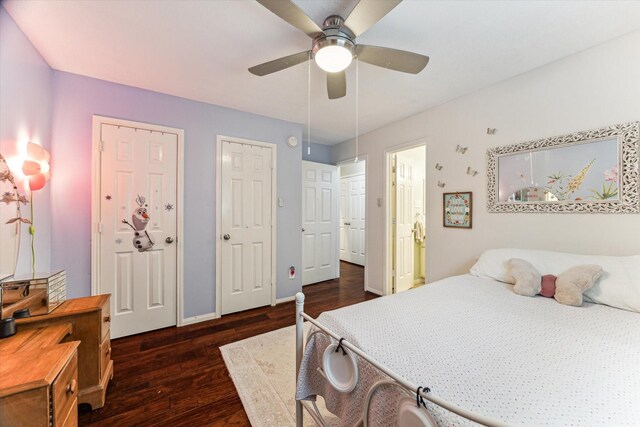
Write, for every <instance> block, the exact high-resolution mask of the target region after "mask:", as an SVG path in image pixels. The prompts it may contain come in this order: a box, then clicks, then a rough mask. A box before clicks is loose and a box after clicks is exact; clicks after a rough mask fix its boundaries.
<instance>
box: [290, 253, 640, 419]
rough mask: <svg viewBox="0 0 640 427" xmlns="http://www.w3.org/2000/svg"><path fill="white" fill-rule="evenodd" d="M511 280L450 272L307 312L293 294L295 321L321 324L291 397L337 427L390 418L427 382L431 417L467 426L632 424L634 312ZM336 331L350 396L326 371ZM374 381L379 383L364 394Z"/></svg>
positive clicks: (636, 409) (639, 347)
mask: <svg viewBox="0 0 640 427" xmlns="http://www.w3.org/2000/svg"><path fill="white" fill-rule="evenodd" d="M509 253H510V252H509ZM558 268H560V267H558ZM612 268H613V267H612ZM626 276H627V278H628V277H629V274H627V275H626ZM639 279H640V276H638V278H636V279H634V278H633V277H632V278H631V280H636V282H635V283H638V282H637V280H639ZM512 287H513V286H512V285H510V284H508V283H503V282H501V281H498V280H495V279H492V278H485V277H477V275H462V276H456V277H450V278H447V279H444V280H441V281H438V282H435V283H432V284H429V285H427V286H423V287H420V288H417V289H412V290H409V291H407V292H404V293H401V294H397V295H392V296H388V297H383V298H379V299H375V300H372V301H368V302H365V303H361V304H357V305H354V306H349V307H345V308H342V309H339V310H334V311H329V312H325V313H323V314H321V315H320V316H319V317H318V318H317V319H316V320H313V319H311V318H309V317H308V316H306V315H301V312H302V311H303V310H302V305H301V301H300V299H299V300H298V302H299V303H300V304H299V310H298V311H299V316H298V320H299V323H300V324H301V320H302V319H303V318H305V319H306V320H309V321H312V323H314V325H317V326H318V327H322V329H323V331H320V333H318V332H316V333H311V334H310V335H309V337H308V338H309V339H308V342H307V344H306V347H305V348H304V353H303V354H302V352H300V355H299V358H298V359H299V369H298V370H299V373H298V383H297V391H296V399H297V400H298V401H299V402H300V406H302V404H303V403H304V404H305V407H306V408H307V409H313V404H311V405H309V403H310V402H313V401H314V400H315V398H316V396H322V397H323V398H324V401H325V404H326V407H327V409H328V410H329V411H330V412H332V413H333V414H335V415H336V416H337V417H338V418H339V419H340V425H345V426H347V425H354V424H356V423H358V422H359V421H360V420H361V419H362V418H363V416H364V414H365V410H368V411H369V412H368V414H367V422H368V423H369V425H384V426H388V425H397V423H398V416H399V412H398V411H399V410H400V409H401V408H402V405H403V404H408V403H407V402H408V401H410V402H412V405H413V406H416V407H417V406H418V405H417V404H419V403H420V398H419V397H418V396H416V394H415V393H416V391H417V386H422V387H427V388H428V389H429V390H430V391H429V392H426V393H425V392H424V391H423V392H422V393H420V394H421V395H422V396H424V397H425V399H424V408H423V409H422V411H423V412H424V413H426V414H428V419H429V420H430V421H431V422H433V423H434V424H437V425H474V424H475V422H473V421H470V420H469V419H468V418H471V419H475V420H476V421H478V422H480V423H481V424H487V425H524V426H542V425H552V426H561V425H581V426H583V425H598V426H603V425H611V426H631V425H639V424H640V314H639V313H637V312H634V311H631V310H622V309H619V308H614V307H609V306H606V305H603V304H595V303H590V302H585V303H583V305H582V306H580V307H572V306H566V305H562V304H559V303H557V302H556V301H555V300H554V299H553V298H543V297H522V296H519V295H516V294H515V293H513V291H512ZM635 290H640V286H638V287H637V288H635ZM597 291H598V292H600V291H601V290H597ZM318 327H315V328H314V329H315V330H318ZM300 333H301V329H300ZM331 336H333V337H334V338H331ZM335 338H344V341H343V344H344V345H345V347H347V348H348V349H349V350H350V352H351V354H350V356H352V357H354V358H355V360H356V364H357V372H358V378H357V385H355V388H354V389H353V390H352V391H350V392H348V393H345V392H339V391H337V390H336V389H335V388H334V387H333V386H332V385H331V384H330V383H329V381H327V379H326V378H325V373H324V371H323V362H322V359H323V355H324V351H325V349H326V348H327V346H329V345H334V346H335V344H336V339H335ZM301 345H302V343H300V345H299V349H300V350H301V348H302V347H301ZM358 354H360V355H362V356H363V357H360V356H358ZM380 367H381V368H382V369H379V368H380ZM385 372H386V373H385ZM396 377H397V378H396ZM398 380H399V381H398ZM380 381H387V383H381V384H382V385H381V386H379V387H377V388H376V389H375V391H372V387H374V385H375V384H377V383H379V382H380ZM422 390H424V389H422ZM370 393H371V397H370V399H369V394H370ZM412 393H413V396H412ZM433 402H437V403H440V404H442V403H444V405H443V406H445V407H449V408H453V409H454V410H455V409H460V411H456V412H459V413H460V414H462V415H465V416H467V415H471V416H470V417H467V418H465V417H463V416H460V415H458V414H456V413H453V412H451V411H449V410H447V409H444V408H443V407H442V406H440V405H438V404H434V403H433ZM300 412H302V409H300ZM311 415H312V416H313V418H314V419H315V420H316V422H317V423H319V424H322V423H323V420H322V419H321V418H320V417H319V416H318V414H317V413H316V414H313V413H312V414H311ZM301 418H302V416H301V415H300V420H299V422H301ZM427 425H428V423H427Z"/></svg>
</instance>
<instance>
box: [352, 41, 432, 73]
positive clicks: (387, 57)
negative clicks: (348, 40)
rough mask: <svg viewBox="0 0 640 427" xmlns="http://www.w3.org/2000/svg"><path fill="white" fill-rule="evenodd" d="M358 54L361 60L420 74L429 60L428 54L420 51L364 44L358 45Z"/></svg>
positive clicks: (391, 68)
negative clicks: (419, 52)
mask: <svg viewBox="0 0 640 427" xmlns="http://www.w3.org/2000/svg"><path fill="white" fill-rule="evenodd" d="M356 54H357V55H358V60H359V61H363V62H366V63H369V64H371V65H376V66H378V67H382V68H388V69H390V70H395V71H402V72H403V73H410V74H418V73H419V72H420V71H422V70H423V69H424V67H426V66H427V63H428V62H429V57H428V56H424V55H420V54H418V53H413V52H407V51H404V50H398V49H391V48H388V47H379V46H368V45H363V44H359V45H358V46H356Z"/></svg>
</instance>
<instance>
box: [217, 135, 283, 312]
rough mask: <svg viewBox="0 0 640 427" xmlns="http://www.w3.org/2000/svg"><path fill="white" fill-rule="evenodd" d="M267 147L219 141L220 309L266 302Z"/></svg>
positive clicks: (269, 157)
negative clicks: (220, 168) (220, 189)
mask: <svg viewBox="0 0 640 427" xmlns="http://www.w3.org/2000/svg"><path fill="white" fill-rule="evenodd" d="M273 185H274V175H273V150H272V149H271V148H269V147H265V146H261V145H250V144H244V143H237V142H229V141H222V195H221V198H222V205H221V212H222V221H221V230H220V234H221V235H222V236H223V237H222V254H221V256H222V263H221V266H222V289H221V290H222V301H221V303H222V314H223V315H224V314H228V313H233V312H236V311H241V310H247V309H250V308H255V307H261V306H264V305H269V304H271V287H272V283H271V277H272V275H271V269H272V257H273V256H275V254H272V253H271V232H272V226H273V225H272V217H271V213H272V205H271V204H272V203H273V200H272V191H271V190H272V186H273Z"/></svg>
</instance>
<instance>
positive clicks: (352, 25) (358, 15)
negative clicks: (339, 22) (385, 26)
mask: <svg viewBox="0 0 640 427" xmlns="http://www.w3.org/2000/svg"><path fill="white" fill-rule="evenodd" d="M401 1H402V0H360V2H359V3H358V4H357V5H356V7H354V8H353V10H352V11H351V13H350V14H349V16H348V17H347V19H346V20H345V21H344V25H345V26H346V27H348V28H349V29H350V30H351V31H352V32H353V34H355V36H356V37H358V36H359V35H360V34H362V33H364V32H365V31H367V30H368V29H369V28H371V27H372V26H373V24H375V23H376V22H378V21H379V20H381V19H382V18H383V17H384V16H385V15H386V14H387V13H389V12H391V9H393V8H394V7H396V6H397V5H398V4H400V2H401Z"/></svg>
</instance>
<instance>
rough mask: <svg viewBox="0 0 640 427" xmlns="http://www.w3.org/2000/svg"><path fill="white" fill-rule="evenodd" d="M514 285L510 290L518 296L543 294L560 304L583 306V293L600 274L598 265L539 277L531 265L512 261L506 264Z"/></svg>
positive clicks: (520, 260)
mask: <svg viewBox="0 0 640 427" xmlns="http://www.w3.org/2000/svg"><path fill="white" fill-rule="evenodd" d="M507 266H508V268H509V272H510V274H511V276H512V280H513V281H512V283H514V286H513V291H514V292H515V293H517V294H518V295H524V296H534V295H538V294H540V295H542V296H544V297H547V298H551V297H554V298H555V299H556V301H558V302H559V303H560V304H565V305H574V306H580V305H582V294H583V292H585V291H586V290H588V289H591V287H593V285H594V284H595V282H596V281H597V280H598V279H599V278H600V276H601V275H602V273H603V270H602V267H600V266H599V265H578V266H575V267H572V268H570V269H569V270H567V271H565V272H564V273H562V274H560V275H558V276H557V277H556V276H554V275H552V274H547V275H544V276H543V275H541V274H540V273H539V272H538V271H537V270H536V269H535V267H534V266H533V265H531V263H529V262H528V261H525V260H523V259H518V258H512V259H510V260H509V261H507Z"/></svg>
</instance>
